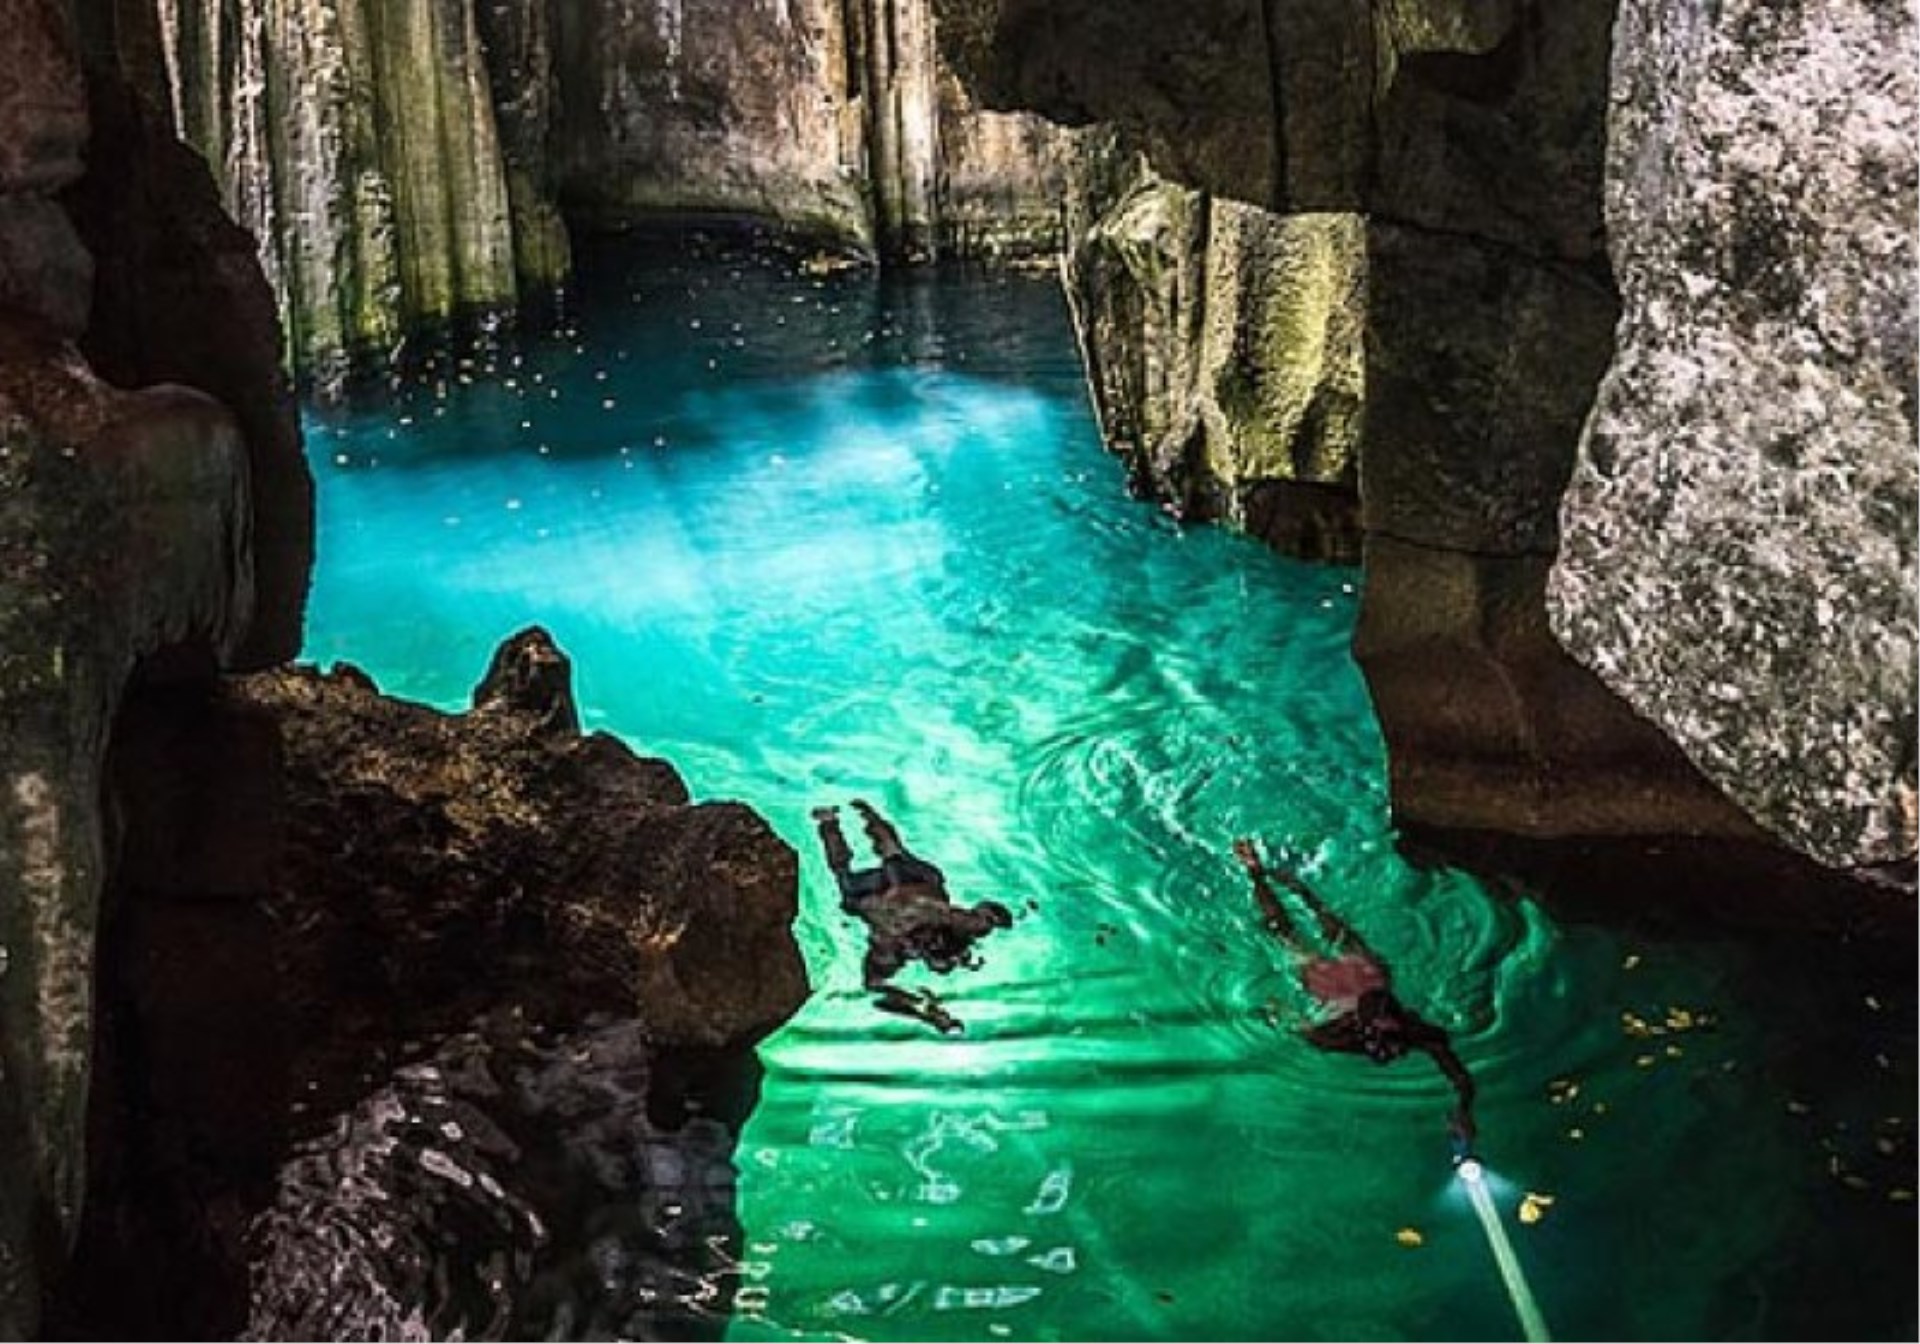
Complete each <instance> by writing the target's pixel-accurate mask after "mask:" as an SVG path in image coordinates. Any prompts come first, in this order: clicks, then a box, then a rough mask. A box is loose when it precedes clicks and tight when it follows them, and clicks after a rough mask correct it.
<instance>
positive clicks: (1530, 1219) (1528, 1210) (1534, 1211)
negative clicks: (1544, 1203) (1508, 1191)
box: [1520, 1199, 1546, 1226]
mask: <svg viewBox="0 0 1920 1344" xmlns="http://www.w3.org/2000/svg"><path fill="white" fill-rule="evenodd" d="M1544 1217H1546V1213H1545V1211H1544V1210H1543V1209H1541V1207H1540V1206H1539V1205H1538V1204H1535V1203H1534V1202H1533V1201H1532V1200H1527V1199H1523V1200H1521V1201H1520V1221H1521V1222H1523V1223H1526V1224H1528V1225H1529V1226H1531V1225H1532V1224H1534V1223H1537V1222H1539V1221H1540V1220H1541V1219H1542V1218H1544Z"/></svg>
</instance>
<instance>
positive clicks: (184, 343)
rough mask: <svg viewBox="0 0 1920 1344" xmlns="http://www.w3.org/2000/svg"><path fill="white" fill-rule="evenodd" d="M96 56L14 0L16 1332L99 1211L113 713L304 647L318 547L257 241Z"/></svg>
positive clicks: (6, 646)
mask: <svg viewBox="0 0 1920 1344" xmlns="http://www.w3.org/2000/svg"><path fill="white" fill-rule="evenodd" d="M78 52H79V43H78V40H77V35H76V33H75V31H74V30H73V27H72V26H71V23H70V16H69V13H68V11H67V9H66V8H65V7H64V6H62V5H59V4H56V3H53V2H52V0H7V3H5V4H0V71H4V72H5V75H6V79H5V81H4V82H3V83H0V1078H3V1079H4V1085H3V1086H0V1334H5V1335H31V1334H33V1333H34V1332H35V1329H36V1322H37V1320H38V1317H39V1310H40V1297H41V1293H42V1289H43V1287H44V1284H45V1281H46V1280H47V1279H48V1278H49V1277H51V1276H53V1275H54V1274H57V1272H58V1270H59V1268H60V1266H61V1265H62V1264H63V1262H64V1260H65V1257H66V1254H67V1252H68V1249H69V1248H70V1246H71V1244H72V1239H73V1237H74V1234H75V1231H76V1223H77V1219H78V1217H79V1211H80V1202H81V1196H82V1191H83V1185H84V1169H85V1155H84V1146H85V1145H84V1140H85V1135H84V1126H85V1121H86V1108H87V1100H88V1084H89V1071H90V1065H91V1049H92V1041H93V1033H94V1029H95V1026H96V1003H95V981H94V975H93V970H94V950H95V947H94V934H95V929H96V925H97V922H98V917H99V909H100V899H101V892H102V887H103V883H104V881H105V872H106V869H107V867H108V866H109V863H110V860H111V848H112V840H113V824H112V818H111V817H109V816H105V815H103V812H102V806H101V797H102V789H103V784H104V781H105V758H106V755H107V751H108V745H109V741H110V737H111V731H112V724H113V722H114V720H115V716H116V714H117V712H118V710H119V707H120V705H121V704H122V701H123V698H124V697H125V696H126V695H127V694H128V693H129V688H130V687H132V686H138V685H153V684H157V683H163V682H181V681H192V680H196V679H204V678H205V677H207V676H208V675H210V674H211V673H212V671H213V670H214V669H215V668H216V667H219V666H227V667H253V666H260V665H263V664H265V663H268V662H271V661H274V660H277V659H279V658H284V657H286V656H289V655H290V654H291V653H292V652H293V647H294V645H295V643H296V642H297V640H298V638H299V629H300V615H301V611H302V609H303V606H304V599H305V589H306V582H307V557H308V555H309V554H310V546H311V538H312V531H311V527H312V523H311V502H310V491H311V485H310V482H309V480H308V478H307V474H306V465H305V462H304V460H303V458H302V457H301V454H300V451H299V439H298V433H297V428H296V425H295V421H294V418H293V409H292V404H291V401H290V400H288V399H287V398H286V396H285V385H284V383H283V382H282V381H281V380H280V379H279V376H278V372H277V351H278V341H277V339H276V338H275V334H274V327H273V320H272V309H271V305H270V302H268V300H267V298H266V289H265V286H264V284H263V283H262V281H261V279H260V275H259V271H258V267H257V264H256V263H255V262H254V261H253V260H252V257H251V251H250V249H249V248H248V247H246V246H245V245H244V240H241V241H240V244H239V245H237V246H236V245H235V241H234V236H233V235H232V232H231V229H230V228H229V229H228V230H227V231H226V232H225V233H222V232H221V229H220V228H219V227H217V226H216V225H215V222H214V220H213V219H209V218H208V216H207V215H205V214H202V213H197V212H199V211H200V209H201V205H202V203H203V202H210V200H211V186H210V184H209V183H208V182H207V180H206V174H205V169H204V168H203V167H202V166H201V165H200V164H198V163H197V162H195V161H193V160H192V159H191V158H166V157H164V156H162V157H158V158H153V159H150V160H148V159H145V158H144V157H143V156H144V155H145V153H146V151H147V148H148V146H147V145H146V143H145V142H144V141H143V140H142V139H141V134H140V131H139V129H138V127H137V126H134V125H131V124H129V123H128V122H127V121H126V120H125V119H124V118H123V117H122V116H121V115H120V114H119V113H120V108H119V104H118V103H117V101H116V100H117V99H119V98H121V97H123V96H125V89H124V88H123V87H122V86H121V85H120V83H119V81H118V76H117V74H116V73H115V71H114V70H113V69H111V68H110V67H109V68H104V69H96V70H93V71H90V72H87V73H85V74H83V71H82V64H81V61H80V59H79V55H78ZM136 161H137V162H138V165H139V166H138V167H137V169H136V168H133V167H130V164H132V163H134V162H136ZM207 208H208V209H209V210H211V207H210V206H208V207H207ZM103 212H104V213H105V214H107V215H110V216H112V217H113V218H112V220H111V222H109V223H107V224H106V225H104V226H103V224H102V213H103ZM213 215H214V216H215V217H216V218H217V211H213ZM136 236H137V237H138V238H140V240H141V243H140V247H141V250H140V252H139V254H138V256H139V258H140V259H139V260H138V261H137V262H133V263H132V264H129V258H130V255H131V254H129V253H128V252H126V251H124V250H122V249H121V247H120V246H119V244H120V243H123V242H125V241H127V240H128V239H131V238H133V237H136ZM162 381H164V382H165V383H166V384H167V385H163V386H148V385H149V384H153V383H156V382H162ZM230 393H231V394H232V395H233V398H234V400H233V405H232V409H231V410H229V409H228V408H227V407H225V406H223V405H222V404H221V403H220V401H217V400H215V398H216V397H220V398H225V397H227V396H228V395H229V394H230ZM263 525H268V526H271V527H272V528H273V529H274V540H273V541H272V543H271V544H266V545H263V544H261V543H260V541H259V536H260V533H259V528H260V527H261V526H263Z"/></svg>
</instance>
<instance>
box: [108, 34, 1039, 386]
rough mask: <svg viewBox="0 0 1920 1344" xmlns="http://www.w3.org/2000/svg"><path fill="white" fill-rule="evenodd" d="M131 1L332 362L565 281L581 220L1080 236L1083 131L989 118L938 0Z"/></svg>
mask: <svg viewBox="0 0 1920 1344" xmlns="http://www.w3.org/2000/svg"><path fill="white" fill-rule="evenodd" d="M120 4H121V5H122V7H126V8H132V9H138V8H139V7H140V6H141V5H143V4H146V5H151V6H153V7H154V8H153V11H152V13H153V16H154V22H152V23H151V24H149V25H147V27H148V28H151V29H152V31H153V34H154V36H153V37H152V39H151V40H152V42H153V43H154V44H155V45H157V46H159V47H160V48H162V49H163V50H164V52H165V54H166V68H167V70H168V72H169V80H170V93H169V97H168V101H169V103H170V105H171V107H172V110H173V114H174V117H175V119H176V122H177V125H178V127H179V129H180V133H181V134H182V136H183V137H184V138H185V139H187V140H188V141H189V142H190V143H192V144H193V145H195V146H196V147H197V148H199V149H200V150H201V151H202V152H203V153H204V154H205V155H206V156H207V158H208V160H209V162H211V163H212V164H213V165H214V167H215V171H216V175H217V176H218V177H219V178H220V179H221V181H222V183H223V186H224V191H225V195H226V199H227V203H228V205H229V207H230V208H231V209H232V211H233V213H234V215H235V217H236V218H238V219H239V220H240V221H241V223H242V224H243V225H245V226H246V227H247V228H248V229H250V230H251V231H252V232H253V233H254V235H255V236H256V237H257V238H258V239H260V240H261V243H260V245H261V248H262V256H263V260H264V262H265V264H266V268H267V271H268V274H269V275H270V276H271V277H272V279H273V281H274V285H275V289H276V291H277V293H278V295H279V297H280V299H281V302H282V307H283V310H284V311H285V312H286V313H287V314H288V324H289V340H290V346H291V352H292V354H293V356H294V358H295V360H296V362H298V363H299V364H300V365H302V366H303V367H305V368H307V369H309V370H311V371H313V372H316V373H318V374H319V375H321V376H322V377H323V378H325V377H327V376H329V375H331V374H337V373H339V372H341V371H342V370H344V369H345V368H346V367H348V366H349V365H351V364H353V363H355V362H357V360H358V359H359V357H362V356H372V357H375V358H378V357H383V356H386V355H388V354H389V353H391V352H392V350H393V349H394V348H395V347H396V346H397V345H398V344H399V343H400V342H401V341H402V340H404V339H405V338H406V337H407V336H408V335H409V334H411V333H414V332H417V331H420V330H423V329H431V328H434V327H437V326H439V325H442V324H445V323H447V322H449V321H455V320H462V319H468V318H472V317H474V316H476V315H485V314H489V313H496V312H500V311H503V310H505V309H508V308H511V307H513V306H514V305H515V304H516V303H519V302H523V301H526V300H530V299H532V298H534V297H536V296H542V295H545V294H547V293H549V292H551V291H552V290H554V289H555V288H556V287H557V286H560V285H562V284H563V283H564V282H565V280H566V279H567V277H568V275H569V271H570V266H571V258H570V246H569V239H568V232H567V229H568V225H569V224H571V225H572V226H574V227H577V228H584V229H595V230H598V229H618V228H623V227H626V226H629V225H633V224H639V223H649V222H654V221H657V220H658V219H659V218H660V217H663V216H665V217H687V218H703V217H745V218H748V219H752V220H755V221H759V222H770V223H773V224H775V225H777V226H780V227H781V228H783V229H785V230H786V231H788V232H790V233H791V234H793V235H795V236H796V237H797V238H798V239H800V240H803V241H805V242H808V243H812V244H822V245H827V246H833V247H840V248H847V249H852V250H854V251H858V252H865V253H878V254H880V255H881V256H884V257H886V258H889V259H899V260H924V259H928V258H931V257H934V256H937V255H969V256H975V255H984V256H998V255H1015V256H1024V255H1028V254H1032V253H1035V252H1040V251H1048V250H1052V249H1053V248H1054V247H1055V246H1057V243H1058V239H1059V228H1060V204H1059V197H1060V193H1061V189H1062V184H1063V183H1064V180H1065V172H1066V167H1067V163H1068V156H1067V154H1066V151H1065V149H1064V146H1065V144H1066V137H1064V136H1062V135H1061V134H1060V133H1059V132H1057V131H1055V130H1054V129H1053V128H1051V127H1049V126H1048V125H1047V124H1046V123H1044V122H1043V121H1041V120H1039V119H1038V118H1034V117H1030V116H1023V115H1008V114H1001V113H991V112H982V111H979V110H977V109H976V108H975V107H974V106H973V105H972V103H971V101H970V100H969V98H968V96H967V95H966V93H965V91H964V90H963V89H962V87H961V86H960V84H959V83H958V82H957V81H956V80H955V79H953V78H952V76H951V74H950V73H949V72H947V71H946V69H945V68H944V67H943V66H942V64H941V62H940V60H939V58H938V53H937V48H936V46H935V43H934V31H933V16H932V12H931V9H930V8H929V5H928V3H927V0H777V3H766V4H760V3H754V4H742V3H737V2H736V0H646V2H645V3H631V2H629V0H586V2H585V3H571V2H569V3H556V2H554V0H292V2H290V3H287V2H270V0H120ZM123 30H124V31H125V32H126V34H127V40H128V41H129V42H130V43H135V44H138V43H140V42H143V41H145V40H146V38H145V35H144V30H141V31H136V30H135V27H134V26H133V25H123ZM135 63H136V62H134V61H129V64H135Z"/></svg>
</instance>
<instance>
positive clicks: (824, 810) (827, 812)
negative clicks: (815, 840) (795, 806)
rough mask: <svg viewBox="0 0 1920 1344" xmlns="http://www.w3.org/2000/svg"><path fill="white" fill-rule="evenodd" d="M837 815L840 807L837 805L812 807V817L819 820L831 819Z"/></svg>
mask: <svg viewBox="0 0 1920 1344" xmlns="http://www.w3.org/2000/svg"><path fill="white" fill-rule="evenodd" d="M839 815H840V809H839V808H837V807H816V808H814V809H813V819H814V820H815V821H819V822H827V821H832V820H833V819H834V818H835V817H837V816H839Z"/></svg>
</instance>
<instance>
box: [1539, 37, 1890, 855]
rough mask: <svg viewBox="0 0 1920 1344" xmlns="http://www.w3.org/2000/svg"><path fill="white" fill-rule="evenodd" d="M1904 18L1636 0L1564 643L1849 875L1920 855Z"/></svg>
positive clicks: (1569, 553) (1710, 771)
mask: <svg viewBox="0 0 1920 1344" xmlns="http://www.w3.org/2000/svg"><path fill="white" fill-rule="evenodd" d="M1916 68H1920V44H1917V43H1916V37H1915V24H1914V16H1913V14H1912V12H1911V11H1910V10H1909V9H1907V8H1904V7H1901V6H1889V5H1881V4H1870V3H1861V2H1860V0H1794V2H1793V3H1784V4H1779V3H1757V2H1755V0H1747V2H1745V3H1733V4H1727V5H1719V6H1712V7H1709V6H1705V5H1701V4H1695V3H1684V2H1682V0H1623V3H1622V7H1621V16H1620V26H1619V29H1618V31H1617V36H1616V43H1615V50H1614V57H1613V83H1614V90H1615V99H1616V101H1615V103H1614V111H1613V118H1612V128H1611V129H1612V138H1611V143H1610V151H1609V161H1608V176H1607V196H1606V204H1607V222H1608V231H1609V237H1610V240H1611V246H1612V250H1613V256H1614V266H1615V270H1616V271H1617V273H1618V274H1619V276H1620V279H1621V289H1622V293H1623V297H1624V300H1625V314H1624V316H1623V318H1622V321H1621V324H1620V331H1619V350H1618V353H1617V354H1616V356H1615V358H1614V361H1613V364H1612V366H1611V367H1610V368H1609V370H1608V372H1607V376H1606V378H1605V380H1604V381H1603V382H1602V384H1601V387H1600V393H1599V401H1598V403H1597V405H1596V406H1595V409H1594V414H1593V419H1592V421H1591V423H1590V424H1589V426H1588V429H1587V436H1586V440H1585V443H1584V445H1583V448H1582V452H1581V456H1580V463H1579V466H1578V469H1577V470H1576V472H1575V474H1574V479H1573V484H1572V486H1571V488H1570V489H1569V490H1568V492H1567V496H1566V500H1565V502H1564V504H1563V506H1562V510H1561V525H1562V530H1563V533H1564V539H1563V542H1562V545H1561V550H1560V558H1559V560H1558V562H1557V563H1556V565H1555V567H1554V572H1553V580H1552V584H1551V587H1550V589H1549V603H1550V606H1551V609H1552V613H1553V626H1554V631H1555V633H1556V634H1557V635H1558V636H1559V638H1560V639H1561V641H1562V642H1563V643H1564V644H1565V645H1566V647H1567V648H1568V649H1570V650H1571V651H1572V652H1573V653H1574V655H1575V656H1576V657H1578V658H1579V659H1580V660H1581V661H1582V662H1583V663H1585V664H1586V665H1587V666H1589V667H1591V668H1592V669H1593V670H1594V671H1595V672H1596V673H1598V674H1599V676H1600V677H1601V679H1602V680H1603V681H1605V682H1606V683H1607V684H1608V685H1609V686H1610V687H1612V688H1613V689H1614V690H1615V691H1617V692H1618V693H1619V694H1620V695H1621V696H1622V697H1623V698H1624V699H1625V700H1627V701H1628V703H1630V704H1632V705H1633V706H1634V707H1635V708H1636V709H1638V710H1639V711H1640V712H1641V713H1642V714H1644V715H1646V716H1647V718H1649V719H1651V720H1652V721H1653V722H1655V723H1657V724H1658V725H1659V726H1660V727H1661V729H1662V730H1663V731H1665V732H1666V733H1667V734H1668V735H1670V736H1671V737H1672V738H1673V739H1674V740H1675V741H1677V742H1679V743H1681V744H1682V745H1683V746H1684V747H1685V748H1686V750H1687V754H1688V755H1689V756H1690V757H1691V758H1692V759H1693V760H1694V761H1695V762H1697V763H1698V764H1699V766H1700V768H1701V769H1702V770H1703V771H1704V772H1705V773H1706V774H1707V776H1708V777H1709V778H1711V779H1712V780H1713V781H1714V782H1715V783H1716V784H1718V785H1719V786H1720V787H1721V788H1722V789H1724V790H1725V791H1726V792H1727V794H1728V795H1729V796H1730V797H1732V798H1735V799H1737V800H1738V801H1739V802H1740V804H1741V805H1742V806H1743V807H1744V808H1745V809H1746V810H1747V811H1748V812H1749V813H1751V814H1752V815H1753V816H1754V817H1755V818H1757V819H1758V820H1759V821H1760V822H1761V823H1762V824H1763V825H1764V826H1766V827H1767V829H1768V830H1770V831H1772V832H1773V833H1774V834H1776V835H1778V836H1780V837H1781V838H1782V839H1784V840H1786V841H1787V842H1788V843H1789V844H1791V845H1792V846H1794V847H1795V848H1796V849H1799V850H1802V851H1804V852H1805V853H1808V854H1811V855H1812V856H1814V857H1815V858H1817V859H1819V860H1820V861H1822V862H1824V863H1827V864H1831V865H1834V866H1842V867H1850V866H1856V865H1863V864H1874V863H1885V862H1889V861H1893V860H1899V859H1908V860H1910V859H1911V857H1912V854H1913V850H1914V843H1915V830H1914V828H1915V822H1916V816H1915V807H1914V768H1915V763H1914V742H1915V732H1916V728H1915V722H1914V706H1915V701H1916V693H1917V692H1916V683H1915V660H1916V656H1917V655H1920V636H1917V631H1916V616H1915V605H1914V604H1915V596H1914V558H1915V548H1914V532H1915V498H1916V495H1920V481H1916V471H1915V461H1914V440H1915V414H1914V410H1915V408H1914V397H1915V368H1914V351H1915V342H1916V330H1915V317H1914V303H1915V299H1914V287H1913V281H1914V261H1915V255H1914V194H1915V162H1914V135H1915V116H1916V114H1915V110H1914V109H1915V104H1916V78H1915V70H1916Z"/></svg>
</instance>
